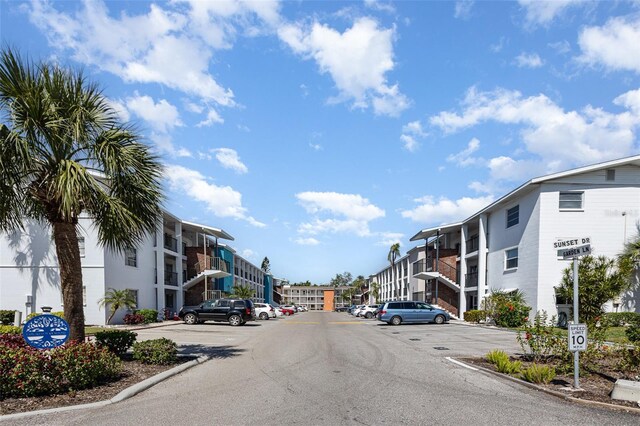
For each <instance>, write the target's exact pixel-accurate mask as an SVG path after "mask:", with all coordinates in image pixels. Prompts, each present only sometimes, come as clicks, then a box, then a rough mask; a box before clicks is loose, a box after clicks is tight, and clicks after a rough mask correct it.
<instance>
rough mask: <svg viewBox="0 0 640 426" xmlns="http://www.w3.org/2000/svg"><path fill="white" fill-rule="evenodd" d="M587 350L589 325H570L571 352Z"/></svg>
mask: <svg viewBox="0 0 640 426" xmlns="http://www.w3.org/2000/svg"><path fill="white" fill-rule="evenodd" d="M586 350H587V325H586V324H569V351H570V352H577V351H586Z"/></svg>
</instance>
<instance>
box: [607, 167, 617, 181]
mask: <svg viewBox="0 0 640 426" xmlns="http://www.w3.org/2000/svg"><path fill="white" fill-rule="evenodd" d="M607 180H608V181H614V180H616V171H615V169H609V170H607Z"/></svg>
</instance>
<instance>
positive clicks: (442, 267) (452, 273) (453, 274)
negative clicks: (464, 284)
mask: <svg viewBox="0 0 640 426" xmlns="http://www.w3.org/2000/svg"><path fill="white" fill-rule="evenodd" d="M436 263H437V266H438V267H437V269H436ZM436 271H437V272H439V273H440V274H441V275H444V276H445V277H447V278H449V279H450V280H451V281H454V282H456V283H459V282H460V274H459V273H458V269H457V268H456V267H455V266H453V265H450V264H448V263H447V262H445V261H444V260H442V259H438V261H437V262H436V259H434V258H430V257H429V258H427V259H426V260H425V259H423V260H418V261H417V262H414V263H413V275H417V274H419V273H422V272H436Z"/></svg>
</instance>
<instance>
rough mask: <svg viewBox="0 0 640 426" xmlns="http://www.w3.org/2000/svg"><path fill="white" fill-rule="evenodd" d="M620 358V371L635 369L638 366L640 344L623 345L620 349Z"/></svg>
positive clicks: (639, 364)
mask: <svg viewBox="0 0 640 426" xmlns="http://www.w3.org/2000/svg"><path fill="white" fill-rule="evenodd" d="M621 355H622V359H621V361H620V365H619V368H620V370H621V371H625V372H629V371H631V370H637V369H638V367H640V344H637V343H636V344H635V345H634V346H633V347H625V348H622V349H621Z"/></svg>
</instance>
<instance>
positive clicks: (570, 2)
mask: <svg viewBox="0 0 640 426" xmlns="http://www.w3.org/2000/svg"><path fill="white" fill-rule="evenodd" d="M518 3H520V6H522V8H523V9H525V13H526V16H525V21H526V24H527V26H529V27H535V26H537V25H542V26H548V25H549V24H550V23H551V22H552V21H553V20H554V19H555V18H557V17H558V16H560V15H562V14H563V13H564V12H565V11H566V10H567V9H569V8H570V7H572V6H577V5H580V4H584V3H585V2H584V0H518Z"/></svg>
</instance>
